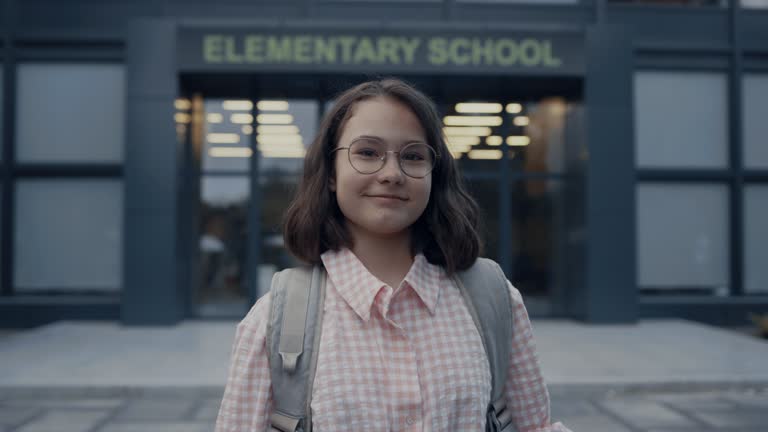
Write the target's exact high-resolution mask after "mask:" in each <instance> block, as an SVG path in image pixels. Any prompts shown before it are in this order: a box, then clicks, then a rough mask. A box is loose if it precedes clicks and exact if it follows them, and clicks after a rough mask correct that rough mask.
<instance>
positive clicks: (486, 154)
mask: <svg viewBox="0 0 768 432" xmlns="http://www.w3.org/2000/svg"><path fill="white" fill-rule="evenodd" d="M467 156H468V157H469V158H470V159H501V150H472V151H470V152H469V153H467Z"/></svg>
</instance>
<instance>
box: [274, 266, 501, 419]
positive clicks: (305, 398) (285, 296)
mask: <svg viewBox="0 0 768 432" xmlns="http://www.w3.org/2000/svg"><path fill="white" fill-rule="evenodd" d="M326 279H327V277H326V273H325V270H324V269H323V268H322V267H319V266H315V267H314V268H310V267H299V268H292V269H286V270H283V271H281V272H279V273H277V274H275V276H274V277H273V278H272V310H271V311H270V317H269V324H268V328H267V350H268V353H269V368H270V373H271V378H272V413H271V418H270V424H271V429H270V431H274V432H310V431H311V430H312V418H311V410H310V407H309V403H310V401H311V399H312V382H313V380H314V377H315V370H316V366H317V354H318V352H319V349H320V347H319V345H320V331H321V329H322V324H323V304H324V302H325V284H326ZM453 279H454V282H455V283H456V286H458V287H459V290H460V291H461V294H462V296H463V297H464V301H465V303H466V305H467V309H469V312H470V314H471V315H472V319H473V320H474V322H475V325H476V326H477V328H478V331H479V332H480V336H481V337H482V341H483V347H484V348H485V352H486V354H487V356H488V362H489V364H490V370H491V399H490V400H491V403H490V404H489V405H488V413H487V421H486V428H485V430H486V432H514V431H515V430H516V429H515V427H514V425H513V424H512V413H511V412H510V410H507V409H506V401H505V400H504V383H505V382H506V381H507V365H508V359H509V350H510V347H509V340H510V338H511V332H512V322H513V321H512V301H511V298H510V296H509V290H508V289H507V283H506V278H505V277H504V274H503V273H502V271H501V269H500V268H499V266H498V264H496V263H495V262H494V261H491V260H489V259H485V258H479V259H478V260H477V261H476V262H475V263H474V264H473V265H472V267H471V268H469V269H468V270H466V271H463V272H459V273H458V275H457V276H454V278H453Z"/></svg>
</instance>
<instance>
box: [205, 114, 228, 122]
mask: <svg viewBox="0 0 768 432" xmlns="http://www.w3.org/2000/svg"><path fill="white" fill-rule="evenodd" d="M205 119H206V120H207V121H208V123H221V122H223V121H224V116H223V115H221V113H208V115H206V116H205Z"/></svg>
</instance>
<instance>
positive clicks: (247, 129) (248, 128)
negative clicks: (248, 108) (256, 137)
mask: <svg viewBox="0 0 768 432" xmlns="http://www.w3.org/2000/svg"><path fill="white" fill-rule="evenodd" d="M240 130H241V131H242V132H243V133H244V134H245V135H250V134H252V133H253V126H251V125H249V124H248V125H243V127H242V128H241V129H240Z"/></svg>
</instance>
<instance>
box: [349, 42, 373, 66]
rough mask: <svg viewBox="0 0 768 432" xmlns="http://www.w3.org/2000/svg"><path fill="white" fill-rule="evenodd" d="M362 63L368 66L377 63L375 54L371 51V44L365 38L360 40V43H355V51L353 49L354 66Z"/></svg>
mask: <svg viewBox="0 0 768 432" xmlns="http://www.w3.org/2000/svg"><path fill="white" fill-rule="evenodd" d="M363 61H366V62H368V63H369V64H376V63H378V60H377V59H376V53H375V52H374V51H373V42H371V39H370V38H367V37H362V38H360V41H359V42H358V43H357V49H355V58H354V62H355V64H360V63H362V62H363Z"/></svg>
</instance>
